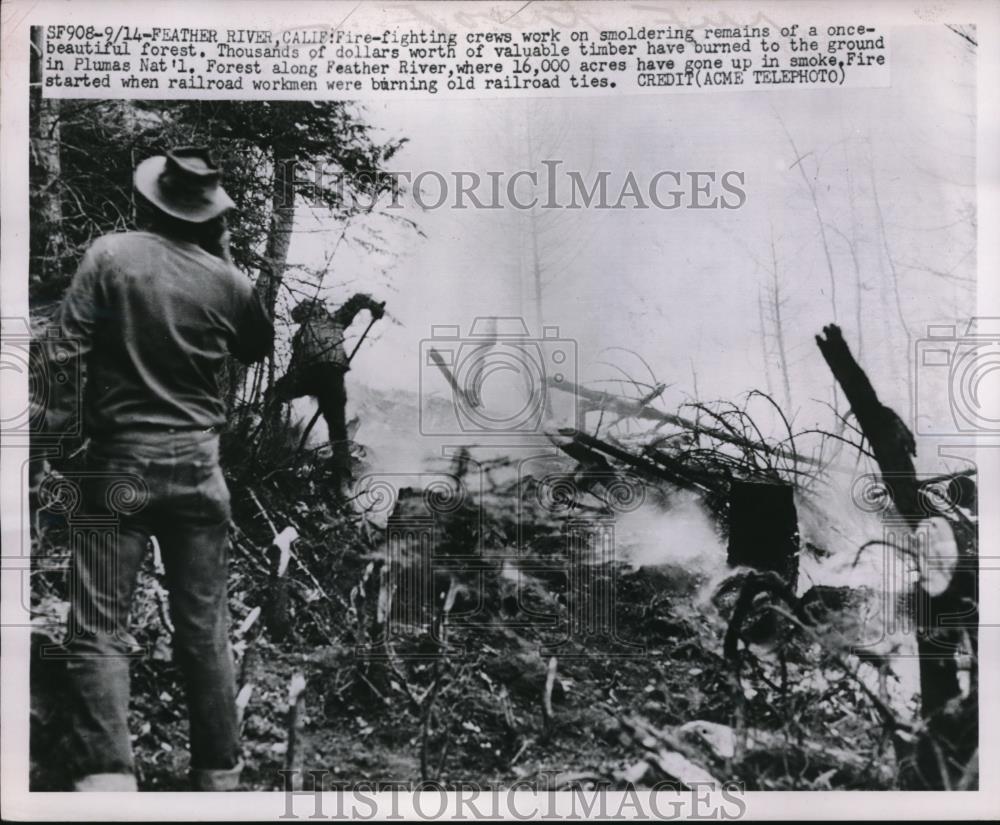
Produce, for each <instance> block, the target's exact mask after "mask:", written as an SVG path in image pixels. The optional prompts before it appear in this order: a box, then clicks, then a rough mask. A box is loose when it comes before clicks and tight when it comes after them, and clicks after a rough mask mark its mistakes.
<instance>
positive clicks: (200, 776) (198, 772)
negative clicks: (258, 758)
mask: <svg viewBox="0 0 1000 825" xmlns="http://www.w3.org/2000/svg"><path fill="white" fill-rule="evenodd" d="M242 770H243V760H242V759H241V760H240V761H239V762H238V763H237V765H236V767H235V768H221V769H207V768H193V769H192V770H191V785H192V786H193V787H194V790H196V791H235V790H239V786H240V772H241V771H242Z"/></svg>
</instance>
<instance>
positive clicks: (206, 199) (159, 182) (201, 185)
mask: <svg viewBox="0 0 1000 825" xmlns="http://www.w3.org/2000/svg"><path fill="white" fill-rule="evenodd" d="M221 177H222V170H221V169H220V168H219V167H218V166H217V165H216V163H215V161H214V160H213V159H212V156H211V154H210V153H209V151H208V149H204V148H201V147H198V146H184V147H180V148H178V149H173V150H171V151H169V152H167V153H166V155H154V156H153V157H151V158H146V160H144V161H143V162H142V163H140V164H139V165H138V166H137V167H136V169H135V178H134V180H135V188H136V189H137V190H138V192H139V193H140V194H141V195H143V196H144V197H145V198H146V199H147V200H148V201H149V202H150V203H152V204H153V206H155V207H156V208H157V209H160V210H162V211H164V212H166V213H167V214H168V215H171V216H172V217H174V218H178V219H179V220H182V221H188V222H189V223H204V222H205V221H210V220H212V218H214V217H217V216H218V215H221V214H222V213H223V212H225V211H226V210H227V209H231V208H232V207H233V206H235V204H234V203H233V201H232V198H230V197H229V195H227V194H226V190H224V189H223V188H222V186H221V185H220V183H219V180H220V179H221Z"/></svg>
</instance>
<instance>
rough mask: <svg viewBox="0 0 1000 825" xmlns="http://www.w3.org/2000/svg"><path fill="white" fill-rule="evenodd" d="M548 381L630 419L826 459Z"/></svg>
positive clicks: (795, 456)
mask: <svg viewBox="0 0 1000 825" xmlns="http://www.w3.org/2000/svg"><path fill="white" fill-rule="evenodd" d="M546 383H547V384H548V385H549V386H550V387H552V388H553V389H557V390H562V391H563V392H570V393H574V394H575V395H576V396H577V397H579V398H581V399H583V400H584V401H586V402H587V404H588V405H590V409H594V410H610V411H611V412H614V413H618V414H619V415H622V416H626V417H629V418H638V419H642V420H646V421H657V422H659V423H661V424H672V425H674V426H675V427H680V428H681V429H684V430H689V431H690V432H692V433H696V434H699V435H707V436H709V437H710V438H714V439H716V440H717V441H722V442H725V443H727V444H732V445H734V446H736V447H741V448H743V449H746V450H758V451H760V452H762V453H766V454H768V455H774V456H780V457H781V458H787V459H791V460H792V461H797V462H799V463H802V464H809V465H812V466H817V467H818V466H820V465H821V464H822V462H821V461H819V460H818V459H815V458H810V457H809V456H804V455H801V454H799V453H796V452H794V451H792V450H786V449H784V448H783V447H775V446H772V445H770V444H764V443H762V442H759V441H753V440H752V439H749V438H743V437H742V436H739V435H736V434H735V433H730V432H726V431H725V430H719V429H716V428H714V427H706V426H704V425H702V424H699V423H698V422H696V421H692V420H691V419H689V418H684V417H683V416H680V415H674V414H672V413H666V412H662V411H661V410H657V409H654V408H653V407H650V406H648V405H647V404H645V403H644V402H643V401H634V400H632V399H631V398H622V397H621V396H619V395H611V394H609V393H606V392H601V391H600V390H592V389H590V388H589V387H581V386H580V385H579V384H574V383H573V382H572V381H556V380H555V379H553V378H547V379H546Z"/></svg>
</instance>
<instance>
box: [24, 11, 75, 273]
mask: <svg viewBox="0 0 1000 825" xmlns="http://www.w3.org/2000/svg"><path fill="white" fill-rule="evenodd" d="M44 50H45V38H44V34H43V29H42V27H41V26H32V27H31V138H30V147H31V163H32V166H33V167H34V168H33V169H32V184H33V186H32V211H33V220H37V221H39V222H40V225H39V227H38V228H37V229H36V230H35V231H36V237H37V238H44V239H45V242H44V247H42V246H38V247H36V248H35V250H33V251H34V252H35V253H36V255H37V258H36V261H37V265H36V267H35V268H34V271H33V272H32V273H31V276H32V280H34V281H35V283H36V284H44V283H51V282H52V281H53V280H54V279H55V280H57V279H59V278H60V277H61V276H62V269H63V256H64V254H65V248H66V243H65V236H64V235H63V229H62V220H63V214H62V193H61V180H62V163H61V159H60V155H59V140H60V134H59V101H58V100H56V99H53V98H45V97H43V96H42V87H41V84H42V55H43V54H44Z"/></svg>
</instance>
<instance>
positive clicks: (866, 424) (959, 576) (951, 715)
mask: <svg viewBox="0 0 1000 825" xmlns="http://www.w3.org/2000/svg"><path fill="white" fill-rule="evenodd" d="M823 332H824V333H825V334H826V337H825V338H824V337H823V336H821V335H817V336H816V343H817V344H818V345H819V349H820V352H821V353H822V354H823V358H824V359H825V360H826V363H827V364H828V365H829V366H830V369H831V371H832V372H833V375H834V377H835V378H836V379H837V382H838V383H839V384H840V386H841V387H842V388H843V390H844V394H845V395H846V396H847V400H848V402H849V403H850V405H851V410H852V411H853V412H854V416H855V418H856V419H857V422H858V426H859V427H860V428H861V431H862V432H863V433H864V435H865V438H867V439H868V441H869V442H870V443H871V446H872V451H873V452H874V454H875V460H876V462H877V463H878V466H879V470H880V471H881V474H882V480H883V482H884V483H885V485H886V487H887V488H888V490H889V492H890V494H891V496H892V500H893V504H894V506H895V509H896V511H897V512H898V513H899V516H900V518H901V519H902V521H903V525H904V527H905V529H907V530H909V531H910V532H911V533H912V531H913V530H914V529H915V528H916V527H917V525H918V524H919V523H920V522H921V521H922V520H923V519H924V518H926V517H927V516H928V515H932V513H931V512H929V511H928V508H927V507H926V506H924V505H922V504H921V498H920V484H919V482H918V480H917V477H916V471H915V469H914V465H913V459H912V457H913V456H914V455H916V445H915V443H914V440H913V434H912V433H911V432H910V430H909V428H908V427H907V426H906V424H904V423H903V421H902V420H901V419H900V418H899V416H898V415H897V414H896V413H895V412H894V411H893V410H891V409H889V408H888V407H886V406H885V405H883V404H882V403H881V402H880V401H879V400H878V396H877V395H876V393H875V389H874V387H872V385H871V382H870V381H869V380H868V376H867V375H865V373H864V370H862V369H861V367H860V366H859V365H858V363H857V361H855V360H854V356H853V355H852V354H851V351H850V349H849V348H848V346H847V343H846V342H845V341H844V338H843V336H842V335H841V332H840V328H839V327H837V326H836V325H830V326H827V327H824V328H823ZM952 529H953V532H954V533H955V539H956V543H957V544H958V546H959V566H958V567H956V569H955V571H954V572H953V574H952V580H951V583H950V584H949V586H948V588H947V590H946V591H945V592H944V593H942V594H939V595H938V596H935V597H931V596H930V594H929V593H927V592H926V591H925V590H924V589H923V586H922V584H921V583H919V582H918V583H917V584H916V585H915V586H914V591H913V593H912V594H910V596H911V599H912V604H913V605H914V606H915V607H916V606H917V605H922V606H923V607H922V608H918V609H916V611H915V612H916V618H917V622H918V627H917V655H918V656H919V659H920V698H921V714H922V715H923V717H924V718H925V719H926V720H927V734H926V735H924V736H923V737H921V739H920V740H919V741H918V742H917V745H916V760H915V774H916V778H915V779H913V780H911V781H912V783H913V784H914V785H916V786H917V787H923V788H928V789H940V788H949V787H951V786H952V783H953V781H954V780H955V779H958V778H959V777H960V776H961V774H962V769H964V768H965V766H966V765H967V763H969V761H970V760H971V759H974V758H975V756H974V754H975V751H976V747H977V744H978V716H977V710H976V697H975V692H973V695H971V696H970V697H969V699H968V700H967V701H964V702H962V703H960V706H959V707H957V708H954V707H953V706H952V700H956V699H958V698H959V697H960V696H961V691H960V686H959V679H958V661H957V658H956V656H957V654H958V652H959V648H960V643H961V638H962V631H963V628H962V626H960V625H959V624H957V623H956V622H955V621H954V617H955V616H957V615H961V616H962V617H963V618H964V619H965V623H966V625H967V626H969V627H970V631H969V633H970V638H972V640H973V641H972V644H973V647H974V648H975V641H974V639H975V625H976V624H977V623H978V605H977V597H976V594H977V593H978V582H977V571H976V568H975V566H974V562H975V555H976V553H975V537H974V535H971V533H970V535H965V534H966V533H967V532H969V531H967V530H965V529H964V528H963V529H957V528H955V527H954V526H953V528H952ZM970 607H971V613H970ZM949 616H951V617H952V622H951V623H950V624H949V622H948V617H949ZM973 667H975V664H974V665H973ZM956 766H957V768H958V776H956V775H955V768H956Z"/></svg>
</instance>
